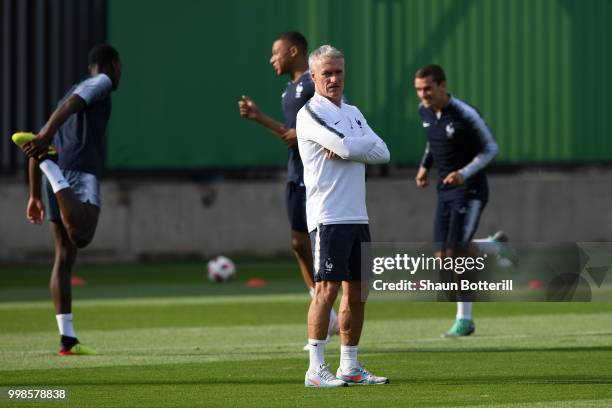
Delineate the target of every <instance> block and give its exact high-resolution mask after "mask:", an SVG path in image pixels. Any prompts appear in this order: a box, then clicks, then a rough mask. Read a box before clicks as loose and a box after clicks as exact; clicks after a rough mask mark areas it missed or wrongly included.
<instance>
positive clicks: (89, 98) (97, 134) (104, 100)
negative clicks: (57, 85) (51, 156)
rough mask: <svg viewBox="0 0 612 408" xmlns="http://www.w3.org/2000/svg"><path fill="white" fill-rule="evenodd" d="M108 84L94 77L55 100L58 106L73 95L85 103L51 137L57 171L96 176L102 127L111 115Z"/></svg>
mask: <svg viewBox="0 0 612 408" xmlns="http://www.w3.org/2000/svg"><path fill="white" fill-rule="evenodd" d="M111 92H112V82H111V80H110V78H109V77H108V76H107V75H105V74H98V75H95V76H92V77H89V78H86V79H85V80H83V81H81V82H79V83H78V84H76V85H74V86H73V87H72V88H70V90H69V91H68V92H67V93H66V95H64V97H63V98H62V99H61V100H60V101H59V103H58V106H59V105H61V104H62V103H63V102H64V101H65V100H66V99H68V98H69V97H70V96H72V95H73V94H76V95H79V96H80V97H81V98H82V99H83V100H84V101H85V103H86V104H87V107H86V108H85V109H83V110H82V111H80V112H78V113H75V114H73V115H70V116H69V117H68V119H66V121H65V122H64V123H63V124H62V126H60V128H59V129H58V131H57V132H56V133H55V135H54V137H53V145H54V146H56V147H57V148H58V149H59V159H58V165H59V167H60V168H61V169H65V170H77V171H82V172H84V173H90V174H93V175H95V176H96V177H100V173H101V172H102V167H103V163H102V160H103V157H104V155H103V153H104V147H105V142H106V125H107V124H108V120H109V118H110V114H111V101H110V94H111Z"/></svg>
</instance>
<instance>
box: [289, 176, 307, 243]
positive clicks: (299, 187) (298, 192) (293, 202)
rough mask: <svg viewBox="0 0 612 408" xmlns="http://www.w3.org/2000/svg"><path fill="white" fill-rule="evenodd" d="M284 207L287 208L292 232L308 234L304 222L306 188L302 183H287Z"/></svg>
mask: <svg viewBox="0 0 612 408" xmlns="http://www.w3.org/2000/svg"><path fill="white" fill-rule="evenodd" d="M285 205H286V206H287V216H288V217H289V224H290V225H291V229H292V230H293V231H298V232H308V224H307V222H306V187H304V183H299V184H298V183H295V182H293V181H290V182H288V183H287V189H286V191H285Z"/></svg>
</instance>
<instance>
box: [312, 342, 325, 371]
mask: <svg viewBox="0 0 612 408" xmlns="http://www.w3.org/2000/svg"><path fill="white" fill-rule="evenodd" d="M325 344H327V342H326V341H325V340H316V339H308V346H309V347H308V348H309V352H310V366H309V367H308V369H309V370H312V371H319V367H320V366H321V364H323V363H325Z"/></svg>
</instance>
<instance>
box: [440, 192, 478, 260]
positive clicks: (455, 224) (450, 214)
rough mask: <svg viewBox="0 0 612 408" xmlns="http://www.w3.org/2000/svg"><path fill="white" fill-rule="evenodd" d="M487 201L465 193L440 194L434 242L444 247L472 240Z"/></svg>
mask: <svg viewBox="0 0 612 408" xmlns="http://www.w3.org/2000/svg"><path fill="white" fill-rule="evenodd" d="M486 204H487V202H486V201H484V200H482V199H478V198H474V197H469V196H465V195H459V196H455V197H444V196H441V195H438V205H437V208H436V216H435V219H434V242H435V243H436V244H437V245H440V246H441V248H440V249H442V248H443V247H447V246H453V245H455V244H457V243H460V242H470V241H471V240H472V238H473V237H474V233H475V232H476V229H477V228H478V222H479V221H480V214H482V211H483V210H484V207H485V206H486Z"/></svg>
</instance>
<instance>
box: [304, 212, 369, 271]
mask: <svg viewBox="0 0 612 408" xmlns="http://www.w3.org/2000/svg"><path fill="white" fill-rule="evenodd" d="M371 241H372V239H371V237H370V228H369V226H368V224H330V225H319V226H318V227H317V229H316V230H314V231H312V232H311V233H310V243H311V245H312V257H313V260H314V280H315V282H320V281H336V282H339V281H360V280H361V263H362V247H361V244H362V243H364V242H371ZM365 255H367V254H364V256H365ZM366 272H368V271H366Z"/></svg>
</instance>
